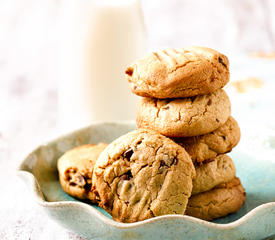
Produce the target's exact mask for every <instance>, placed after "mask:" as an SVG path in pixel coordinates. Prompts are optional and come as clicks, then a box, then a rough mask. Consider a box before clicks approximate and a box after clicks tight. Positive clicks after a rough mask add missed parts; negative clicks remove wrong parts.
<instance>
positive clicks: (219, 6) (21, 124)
mask: <svg viewBox="0 0 275 240" xmlns="http://www.w3.org/2000/svg"><path fill="white" fill-rule="evenodd" d="M61 4H62V0H24V1H22V0H0V166H1V167H0V168H1V173H0V196H1V197H0V239H42V240H43V239H81V238H80V237H79V236H77V235H75V234H74V233H71V232H69V231H67V230H65V229H63V228H61V227H60V226H58V225H57V224H56V223H54V222H52V220H50V219H49V218H48V217H47V216H46V215H45V213H44V212H43V211H41V209H40V208H39V207H38V206H37V205H36V204H34V202H33V200H32V198H31V197H29V192H28V191H27V189H26V188H25V186H24V184H22V183H21V182H20V181H19V180H18V179H17V178H16V175H15V169H16V167H17V165H18V163H19V162H20V161H21V160H22V157H23V156H24V154H25V153H27V152H28V151H29V150H31V148H32V147H34V146H36V145H38V144H40V143H41V142H44V141H45V140H47V139H50V138H52V137H55V136H56V135H57V127H56V123H57V118H56V113H57V107H56V105H57V81H58V79H57V77H56V71H57V69H56V37H55V36H56V31H58V29H57V25H58V21H59V13H60V11H61V10H62V9H61ZM143 9H144V18H145V24H146V28H147V34H148V41H149V48H150V49H157V48H162V47H168V46H169V47H178V46H188V45H205V46H209V47H213V48H215V49H218V50H221V51H223V52H225V53H226V54H230V53H234V54H236V53H241V52H242V53H250V52H254V51H268V52H274V51H275V1H272V0H242V1H239V0H211V1H204V0H197V1H193V0H169V1H168V0H150V1H145V0H144V1H143ZM249 61H250V60H249V58H245V60H244V61H243V62H242V64H243V65H244V68H246V71H245V73H244V75H243V77H250V76H254V74H253V70H255V66H257V64H254V65H252V66H253V67H252V68H250V67H251V66H250V67H249ZM263 61H267V60H263ZM246 65H248V66H246ZM267 66H268V67H267V70H268V69H269V70H271V69H274V68H275V65H274V62H273V65H272V64H271V63H270V62H268V63H267ZM272 66H273V67H272ZM235 67H236V68H235V69H237V70H236V74H234V66H232V71H233V74H232V78H234V76H235V77H240V72H242V71H241V70H240V69H239V68H238V67H240V65H237V64H236V66H235ZM262 67H263V68H264V67H265V65H264V64H263V66H262ZM250 71H251V72H250ZM265 71H266V70H263V71H262V72H265ZM273 73H274V72H273ZM259 74H260V73H259ZM273 76H274V75H273ZM258 77H259V76H258ZM233 80H234V79H233ZM274 81H275V79H274Z"/></svg>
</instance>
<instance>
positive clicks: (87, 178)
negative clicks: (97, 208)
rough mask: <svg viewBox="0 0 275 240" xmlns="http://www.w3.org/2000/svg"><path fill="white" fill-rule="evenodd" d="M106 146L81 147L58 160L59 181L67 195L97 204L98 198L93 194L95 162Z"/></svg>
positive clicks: (90, 145)
mask: <svg viewBox="0 0 275 240" xmlns="http://www.w3.org/2000/svg"><path fill="white" fill-rule="evenodd" d="M106 146H107V144H104V143H99V144H97V145H94V144H87V145H83V146H79V147H76V148H73V149H71V150H69V151H68V152H66V153H65V154H63V155H62V156H61V157H60V158H59V159H58V162H57V169H58V172H59V181H60V184H61V186H62V188H63V189H64V191H65V192H66V193H68V194H69V195H71V196H73V197H76V198H79V199H89V200H91V201H92V202H94V203H96V202H97V199H96V196H95V195H94V193H93V192H91V187H92V185H93V184H92V175H93V169H94V165H95V162H96V160H97V158H98V156H99V155H100V153H101V152H102V151H103V150H104V148H105V147H106Z"/></svg>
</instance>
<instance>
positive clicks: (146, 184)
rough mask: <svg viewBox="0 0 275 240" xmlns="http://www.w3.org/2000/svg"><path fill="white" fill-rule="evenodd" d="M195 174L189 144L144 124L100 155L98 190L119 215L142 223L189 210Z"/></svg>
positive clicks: (116, 217) (110, 209)
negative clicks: (185, 146) (187, 208)
mask: <svg viewBox="0 0 275 240" xmlns="http://www.w3.org/2000/svg"><path fill="white" fill-rule="evenodd" d="M194 177H195V169H194V166H193V163H192V160H191V158H190V157H189V155H188V154H187V152H186V151H185V150H184V148H182V147H181V146H179V145H178V144H176V143H175V142H173V141H172V140H171V139H169V138H166V137H164V136H163V135H161V134H159V133H157V132H154V131H151V130H146V129H138V130H135V131H132V132H129V133H128V134H126V135H124V136H121V137H120V138H118V139H117V140H115V141H114V142H113V143H111V144H109V146H108V147H107V148H106V149H105V150H104V151H103V153H102V154H101V155H100V157H99V158H98V161H97V162H96V165H95V168H94V173H93V184H94V188H93V192H94V194H96V195H98V196H99V199H100V203H99V206H101V207H102V208H104V209H105V210H106V211H107V212H108V213H110V214H111V215H112V216H113V218H114V220H116V221H120V222H136V221H141V220H144V219H148V218H151V217H155V216H160V215H164V214H184V212H185V208H186V205H187V202H188V198H189V197H190V195H191V191H192V179H193V178H194Z"/></svg>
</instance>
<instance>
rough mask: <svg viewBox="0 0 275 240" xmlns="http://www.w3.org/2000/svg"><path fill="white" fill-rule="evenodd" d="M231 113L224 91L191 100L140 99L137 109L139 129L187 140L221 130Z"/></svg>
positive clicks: (191, 98) (220, 90)
mask: <svg viewBox="0 0 275 240" xmlns="http://www.w3.org/2000/svg"><path fill="white" fill-rule="evenodd" d="M230 113H231V104H230V100H229V98H228V96H227V94H226V93H225V91H224V90H222V89H219V90H217V91H215V92H214V93H211V94H207V95H200V96H195V97H190V98H181V99H180V98H179V99H155V98H142V100H141V102H140V103H139V106H138V114H137V119H136V122H137V125H138V127H139V128H147V129H152V130H155V131H157V132H159V133H161V134H163V135H165V136H168V137H190V136H197V135H203V134H206V133H210V132H212V131H214V130H216V129H217V128H219V127H221V126H222V125H223V124H224V123H225V122H226V121H227V119H228V117H229V116H230Z"/></svg>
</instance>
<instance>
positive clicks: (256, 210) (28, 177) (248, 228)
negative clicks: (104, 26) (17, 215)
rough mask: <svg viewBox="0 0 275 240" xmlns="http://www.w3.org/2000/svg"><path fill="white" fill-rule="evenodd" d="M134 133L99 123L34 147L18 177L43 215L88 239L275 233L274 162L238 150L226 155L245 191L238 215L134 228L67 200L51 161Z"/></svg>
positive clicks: (156, 221) (178, 218)
mask: <svg viewBox="0 0 275 240" xmlns="http://www.w3.org/2000/svg"><path fill="white" fill-rule="evenodd" d="M133 129H135V125H134V124H133V123H100V124H94V125H91V126H89V127H87V128H84V129H81V130H78V131H75V132H73V133H71V134H68V135H66V136H62V137H60V138H58V139H56V140H54V141H52V142H50V143H47V144H45V145H41V146H39V147H38V148H37V149H35V150H34V151H33V152H31V153H30V154H29V155H28V156H27V157H26V159H25V160H24V161H23V162H22V164H21V165H20V167H19V175H20V177H21V178H22V179H23V180H24V181H25V182H26V183H27V185H28V187H29V188H30V189H31V193H32V194H33V196H34V197H35V199H36V201H37V203H38V204H40V205H41V206H42V207H43V208H44V209H45V210H46V211H47V213H48V214H49V215H50V216H51V217H52V218H53V219H55V220H56V221H58V222H59V223H60V224H62V225H63V226H65V227H66V228H68V229H70V230H73V231H75V232H77V233H79V234H81V235H83V236H85V237H87V238H88V239H263V238H266V237H269V236H271V235H273V234H275V161H274V159H268V158H266V159H265V158H262V159H257V158H254V157H253V156H251V155H249V154H246V153H245V151H242V149H238V148H236V149H234V151H233V153H232V154H231V156H232V158H233V160H234V162H235V164H236V167H237V175H238V176H239V177H240V178H241V180H242V183H243V185H244V187H245V189H246V192H247V202H246V204H245V205H244V206H243V207H242V209H241V210H240V211H238V212H237V213H235V214H232V215H229V216H227V217H225V218H221V219H218V220H216V221H214V222H207V221H203V220H200V219H197V218H193V217H189V216H183V215H165V216H160V217H155V218H152V219H148V220H145V221H141V222H137V223H118V222H115V221H113V220H112V219H111V217H110V215H108V214H107V213H106V212H105V211H104V210H102V209H100V208H99V207H97V206H95V205H92V204H89V203H84V202H80V201H78V200H76V199H74V198H72V197H70V196H68V195H67V194H66V193H65V192H63V190H62V189H61V187H60V185H59V182H58V175H57V170H56V160H57V159H58V158H59V157H60V156H61V155H62V154H63V153H64V152H65V151H67V150H68V149H71V148H73V147H75V146H78V145H81V144H86V143H98V142H106V143H110V142H111V141H112V140H114V139H115V138H117V137H119V136H121V135H123V134H125V133H127V132H129V131H131V130H133Z"/></svg>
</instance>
